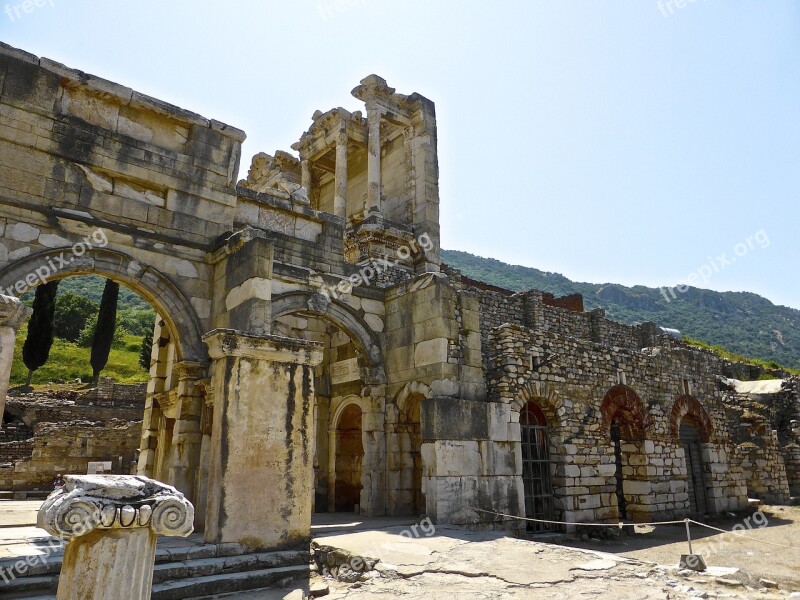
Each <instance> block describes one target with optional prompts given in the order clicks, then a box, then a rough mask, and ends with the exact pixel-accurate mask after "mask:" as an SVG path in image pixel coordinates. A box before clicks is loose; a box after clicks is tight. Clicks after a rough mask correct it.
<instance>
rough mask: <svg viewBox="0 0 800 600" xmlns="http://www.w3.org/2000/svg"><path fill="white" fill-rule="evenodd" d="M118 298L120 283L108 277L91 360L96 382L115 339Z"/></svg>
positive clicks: (101, 302) (101, 301) (93, 340)
mask: <svg viewBox="0 0 800 600" xmlns="http://www.w3.org/2000/svg"><path fill="white" fill-rule="evenodd" d="M117 300H119V284H118V283H116V282H114V281H111V280H110V279H106V286H105V287H104V288H103V297H102V299H101V300H100V310H99V311H98V312H97V328H96V329H95V331H94V338H93V339H92V355H91V358H90V361H89V362H90V363H91V365H92V378H93V379H94V382H95V384H97V382H98V380H99V379H100V371H102V370H103V369H104V368H105V366H106V363H107V362H108V353H109V352H110V351H111V344H112V343H113V341H114V330H115V329H116V327H117Z"/></svg>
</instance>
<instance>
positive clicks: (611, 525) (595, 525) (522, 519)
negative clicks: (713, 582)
mask: <svg viewBox="0 0 800 600" xmlns="http://www.w3.org/2000/svg"><path fill="white" fill-rule="evenodd" d="M469 508H470V509H472V510H477V511H478V512H482V513H488V514H491V515H497V516H498V517H509V518H511V519H519V520H520V521H533V522H535V523H550V524H552V525H576V526H581V527H619V528H620V529H622V528H623V527H631V526H633V525H683V524H684V523H685V522H686V520H685V519H681V520H680V521H656V522H653V523H623V522H622V521H619V522H617V523H569V522H567V521H548V520H546V519H530V518H528V517H520V516H517V515H507V514H505V513H499V512H495V511H493V510H484V509H482V508H475V507H474V506H470V507H469Z"/></svg>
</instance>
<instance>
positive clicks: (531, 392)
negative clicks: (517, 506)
mask: <svg viewBox="0 0 800 600" xmlns="http://www.w3.org/2000/svg"><path fill="white" fill-rule="evenodd" d="M512 406H513V410H514V413H515V415H516V419H518V421H519V424H520V429H519V431H520V439H519V440H518V443H519V444H520V446H521V450H522V452H521V456H522V477H521V479H520V486H521V488H522V489H521V495H522V498H523V508H524V510H525V514H524V515H523V516H526V517H529V518H535V519H543V520H569V519H566V518H565V517H566V516H567V515H566V512H567V511H566V510H565V506H564V498H566V496H567V489H566V486H565V485H564V483H563V482H564V481H565V477H564V475H565V474H566V472H567V470H568V469H569V470H570V472H571V471H572V470H573V469H575V468H576V467H575V466H574V461H575V457H574V456H573V455H569V454H567V453H566V452H565V450H564V445H563V443H562V427H561V423H562V419H561V417H560V414H561V412H562V411H563V403H562V400H561V398H560V397H559V395H558V392H557V390H555V389H554V388H553V387H552V386H550V385H548V384H547V383H546V382H540V381H531V382H528V383H526V384H525V385H523V386H522V387H520V389H519V391H518V392H517V394H516V396H515V397H514V399H513V400H512ZM571 474H572V473H571ZM553 478H555V480H554V479H553ZM528 530H529V531H532V532H544V531H553V530H554V528H553V526H552V525H551V524H544V523H534V522H528Z"/></svg>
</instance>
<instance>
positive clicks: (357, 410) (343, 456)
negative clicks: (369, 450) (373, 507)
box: [334, 404, 364, 512]
mask: <svg viewBox="0 0 800 600" xmlns="http://www.w3.org/2000/svg"><path fill="white" fill-rule="evenodd" d="M361 417H362V414H361V407H360V406H358V405H357V404H349V405H348V406H346V407H345V409H344V410H343V411H342V414H341V416H340V417H339V423H337V425H336V458H335V472H336V481H335V484H334V507H335V509H336V511H337V512H359V508H360V503H361V466H362V463H363V461H364V444H363V442H362V440H361Z"/></svg>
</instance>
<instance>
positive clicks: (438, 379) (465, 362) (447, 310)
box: [385, 273, 485, 399]
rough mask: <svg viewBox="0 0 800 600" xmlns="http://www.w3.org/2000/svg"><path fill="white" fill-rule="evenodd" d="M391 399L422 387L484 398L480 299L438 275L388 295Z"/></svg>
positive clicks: (420, 278) (406, 284)
mask: <svg viewBox="0 0 800 600" xmlns="http://www.w3.org/2000/svg"><path fill="white" fill-rule="evenodd" d="M385 340H386V350H385V361H386V375H387V384H388V385H387V396H388V397H389V398H394V397H395V396H396V395H397V393H398V392H400V391H401V389H402V388H403V386H405V385H407V384H409V383H411V382H421V383H424V384H425V385H427V386H429V387H430V389H431V393H432V394H433V395H440V396H451V397H461V398H464V399H476V398H484V397H485V381H484V375H483V368H482V362H481V341H480V332H479V308H478V302H477V298H476V297H475V296H474V295H471V294H460V293H458V292H457V291H456V290H455V289H454V288H453V287H452V286H451V285H450V284H449V282H448V280H447V278H446V277H445V276H443V275H440V274H437V273H428V274H424V275H420V276H418V277H416V278H414V279H412V280H409V281H408V282H403V283H401V284H399V285H397V286H395V287H394V288H391V289H390V290H389V291H388V292H387V296H386V327H385Z"/></svg>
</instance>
